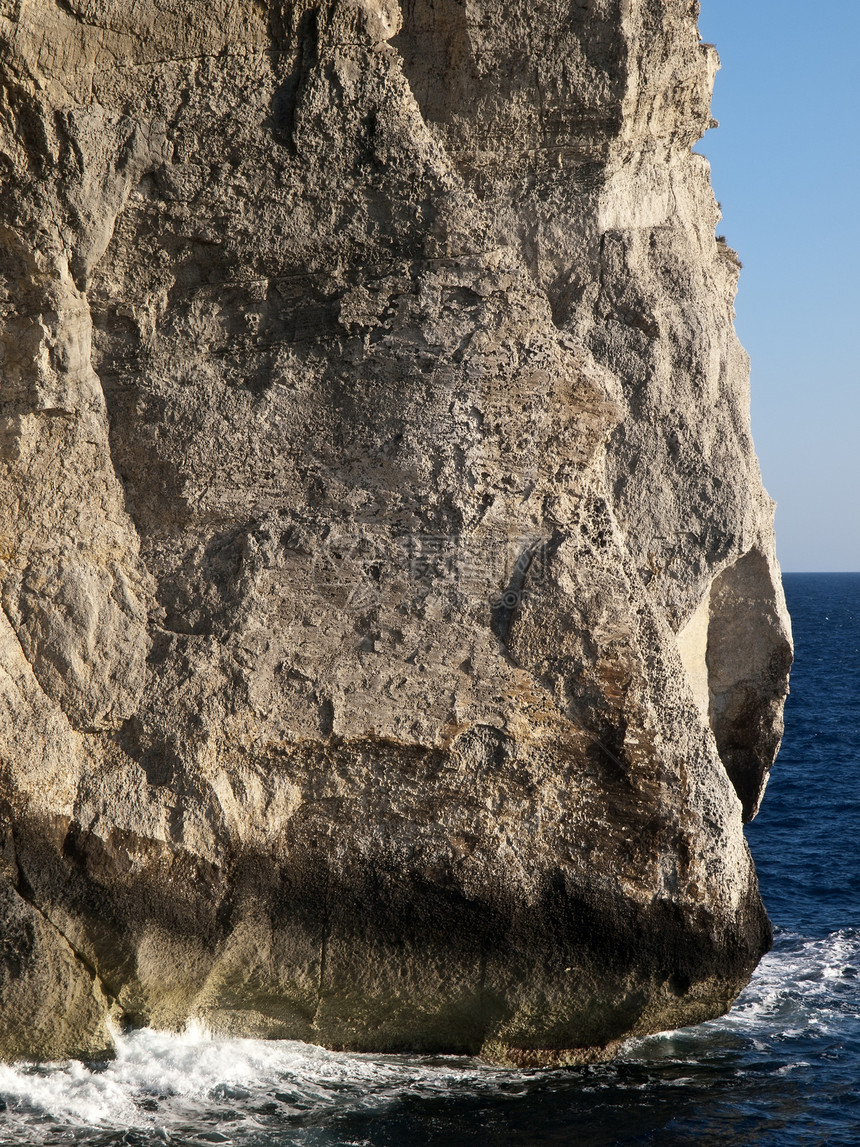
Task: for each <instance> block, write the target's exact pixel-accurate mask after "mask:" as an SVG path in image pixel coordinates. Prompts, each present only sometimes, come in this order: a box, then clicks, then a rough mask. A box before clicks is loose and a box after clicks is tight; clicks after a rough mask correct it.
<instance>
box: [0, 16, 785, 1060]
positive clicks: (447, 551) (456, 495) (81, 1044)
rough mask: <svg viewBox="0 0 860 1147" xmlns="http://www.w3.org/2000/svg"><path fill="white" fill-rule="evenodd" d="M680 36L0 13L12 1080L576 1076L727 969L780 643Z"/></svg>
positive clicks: (747, 903) (752, 903) (724, 264)
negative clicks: (107, 1066)
mask: <svg viewBox="0 0 860 1147" xmlns="http://www.w3.org/2000/svg"><path fill="white" fill-rule="evenodd" d="M696 17H697V5H696V4H695V3H689V2H687V0H683V2H682V0H582V2H581V3H571V4H568V5H561V6H559V5H558V4H555V3H548V2H543V0H505V2H502V0H404V3H403V4H402V5H401V6H398V5H397V4H396V3H395V2H394V0H296V2H294V3H290V2H288V0H210V3H207V4H202V3H198V2H197V0H137V2H136V3H134V4H132V3H130V0H0V74H2V103H1V104H0V180H2V194H0V288H2V295H0V300H2V301H0V316H1V317H2V335H0V339H2V341H0V491H2V493H1V494H0V597H1V598H2V613H0V648H2V657H0V815H2V821H0V845H2V857H3V863H2V870H0V880H2V882H3V883H2V885H0V887H2V896H0V921H2V925H0V926H2V929H3V930H2V942H0V1000H2V1007H3V1015H4V1024H3V1028H2V1033H0V1055H4V1056H7V1057H8V1056H30V1057H40V1056H42V1057H44V1056H58V1055H63V1054H67V1053H69V1054H79V1055H87V1054H90V1055H94V1054H100V1053H102V1052H103V1051H104V1049H106V1048H108V1047H109V1045H110V1035H109V1031H108V1026H107V1025H108V1022H109V1020H112V1021H113V1022H115V1023H124V1024H153V1025H156V1026H163V1027H171V1028H175V1027H179V1026H181V1025H182V1024H183V1023H184V1022H185V1021H186V1020H187V1018H188V1017H190V1016H195V1017H198V1018H200V1019H201V1020H203V1021H204V1022H205V1023H207V1024H209V1025H210V1026H211V1027H212V1028H213V1029H214V1030H218V1031H229V1032H235V1033H245V1034H254V1035H264V1036H285V1037H294V1038H300V1039H306V1040H311V1041H314V1042H318V1043H324V1044H326V1045H328V1046H330V1047H335V1048H357V1049H365V1050H406V1049H419V1050H426V1051H430V1050H444V1051H469V1052H480V1053H482V1054H484V1055H488V1056H491V1057H494V1058H496V1059H498V1060H501V1061H507V1062H515V1063H522V1064H528V1063H547V1062H549V1063H551V1062H581V1061H583V1060H588V1059H593V1058H599V1057H602V1056H605V1055H608V1054H611V1052H612V1050H613V1049H614V1047H616V1046H617V1044H618V1042H619V1041H620V1040H621V1039H623V1038H624V1037H626V1036H628V1035H630V1034H641V1033H645V1032H649V1031H654V1030H658V1029H661V1028H666V1027H674V1026H678V1025H680V1024H684V1023H691V1022H695V1021H697V1020H700V1019H704V1018H706V1017H709V1016H713V1015H715V1014H719V1013H721V1012H722V1011H724V1010H725V1009H726V1008H727V1007H728V1006H729V1004H730V1002H731V1000H732V999H733V997H734V996H735V995H736V993H737V992H738V991H739V990H740V988H741V987H742V986H743V984H744V983H745V982H746V980H747V978H748V977H749V975H750V973H751V971H752V969H753V968H754V966H755V964H756V962H757V960H758V959H759V957H760V955H761V953H762V952H763V951H764V950H765V949H766V948H767V946H768V943H769V925H768V922H767V917H766V915H765V912H764V909H763V907H762V905H761V902H760V900H759V897H758V891H757V886H756V880H755V873H754V870H753V867H752V863H751V860H750V856H749V853H748V850H747V848H746V845H745V842H744V839H743V832H742V819H743V817H749V816H752V815H754V813H755V810H756V808H757V806H758V801H759V800H760V797H761V792H762V789H763V786H764V783H765V781H766V778H767V773H768V770H769V768H770V766H771V764H772V762H773V759H774V756H775V753H776V750H777V747H778V744H779V738H780V733H781V711H782V702H783V698H784V695H785V692H786V688H787V674H788V668H789V664H790V638H789V627H788V619H787V616H786V613H785V608H784V602H783V597H782V592H781V587H780V582H779V575H778V570H777V567H776V563H775V559H774V552H773V539H772V525H771V523H772V506H771V503H770V501H769V499H768V498H767V496H766V494H765V493H764V491H763V490H762V487H761V480H760V477H759V472H758V467H757V463H756V459H755V455H754V452H753V447H752V443H751V440H750V433H749V420H748V410H747V407H748V397H747V363H746V357H745V355H744V352H743V351H742V349H741V348H740V346H739V345H738V343H737V340H736V338H735V335H734V332H733V327H732V317H733V309H732V303H733V297H734V292H735V285H736V279H737V274H738V263H737V259H736V257H735V255H734V253H733V252H732V251H731V250H730V249H729V248H728V247H726V246H725V244H723V243H721V242H717V241H716V240H715V238H714V228H715V224H716V222H717V220H718V212H717V208H716V205H715V202H714V198H713V195H712V192H711V188H710V183H709V173H708V165H707V162H706V161H705V159H703V158H702V157H701V156H700V155H697V154H695V153H694V152H693V151H692V146H693V144H694V143H696V141H697V140H698V139H700V137H701V136H702V135H703V133H704V132H705V131H706V130H707V128H708V126H709V123H710V111H709V101H710V91H711V86H712V82H713V77H714V73H715V70H716V67H717V59H716V54H715V51H714V49H713V48H711V47H710V46H708V45H704V44H702V43H700V41H699V39H698V36H697V32H696ZM13 1016H14V1021H13V1019H12V1018H11V1017H13ZM7 1017H9V1018H8V1019H7Z"/></svg>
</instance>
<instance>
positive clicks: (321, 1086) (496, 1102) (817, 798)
mask: <svg viewBox="0 0 860 1147" xmlns="http://www.w3.org/2000/svg"><path fill="white" fill-rule="evenodd" d="M785 580H786V593H787V596H788V600H789V608H790V610H791V612H792V617H793V623H794V629H795V640H796V643H797V661H796V666H795V671H794V674H793V677H792V695H791V697H790V698H789V703H788V706H787V709H786V722H787V729H786V738H785V742H784V745H783V750H782V754H781V756H780V759H779V762H778V766H777V768H776V769H775V770H774V774H773V779H772V781H771V784H770V787H769V789H768V792H767V794H766V796H765V801H764V804H763V806H762V811H761V813H760V814H759V817H758V818H757V820H756V821H755V822H754V823H753V824H752V825H751V826H750V827H749V830H748V837H749V841H750V845H751V847H752V849H753V853H754V855H755V858H756V864H757V867H758V871H759V877H760V882H761V887H762V894H763V896H764V899H765V903H766V904H767V906H768V909H769V911H770V913H771V917H772V918H773V920H774V923H775V925H776V934H775V943H774V948H773V951H772V952H771V953H770V954H769V955H767V956H766V957H765V958H764V960H763V961H762V962H761V964H760V966H759V968H758V969H757V971H756V974H755V976H754V977H753V980H752V982H751V983H750V985H749V987H748V988H747V989H746V991H745V992H744V993H743V994H742V995H741V996H740V998H739V999H738V1001H737V1003H736V1004H735V1006H734V1008H733V1009H732V1011H731V1012H730V1013H729V1014H728V1015H727V1016H724V1017H723V1018H722V1019H719V1020H713V1021H711V1022H710V1023H707V1024H702V1025H699V1026H698V1027H695V1028H686V1029H683V1030H681V1031H675V1032H665V1033H662V1034H661V1035H658V1036H652V1037H650V1038H648V1039H644V1040H635V1041H630V1042H629V1043H628V1044H627V1045H626V1046H625V1048H624V1051H623V1054H622V1055H621V1056H620V1057H619V1058H618V1059H616V1060H615V1061H614V1062H613V1063H611V1064H607V1065H601V1066H595V1067H590V1068H581V1069H576V1070H570V1071H545V1072H541V1071H535V1072H515V1071H505V1070H501V1069H498V1068H493V1067H490V1066H488V1065H486V1064H483V1063H481V1062H479V1061H477V1060H470V1059H463V1058H460V1057H420V1056H369V1055H349V1054H336V1053H333V1052H327V1051H324V1050H322V1049H320V1048H315V1047H310V1046H307V1045H305V1044H300V1043H295V1042H264V1041H258V1040H219V1039H212V1038H209V1037H208V1036H207V1035H206V1033H205V1032H203V1031H202V1030H194V1029H192V1030H189V1031H187V1032H186V1033H184V1034H183V1035H181V1036H174V1035H167V1034H165V1033H161V1032H153V1031H139V1032H134V1033H131V1034H128V1035H123V1036H120V1037H119V1039H118V1043H117V1057H116V1059H115V1060H113V1061H112V1062H111V1063H109V1064H107V1065H85V1064H82V1063H78V1062H68V1063H63V1064H55V1065H48V1066H38V1067H37V1066H27V1065H12V1066H2V1065H0V1144H15V1145H20V1147H24V1145H27V1144H37V1145H39V1147H52V1145H54V1144H57V1145H59V1144H81V1145H87V1147H94V1145H99V1147H108V1145H117V1144H125V1145H128V1147H144V1145H146V1147H149V1145H151V1144H173V1145H177V1147H178V1145H182V1147H191V1145H195V1147H196V1145H203V1144H213V1143H222V1144H235V1145H236V1147H264V1145H265V1147H274V1145H288V1144H295V1145H297V1147H311V1145H313V1147H318V1145H319V1147H329V1145H338V1147H341V1145H343V1147H345V1145H355V1147H359V1145H360V1147H383V1145H384V1147H389V1145H390V1147H420V1145H422V1144H442V1143H446V1144H454V1145H459V1144H463V1145H471V1144H475V1145H479V1144H480V1145H485V1144H506V1145H508V1144H542V1145H543V1144H546V1145H554V1144H559V1145H561V1144H571V1145H574V1147H597V1145H607V1147H608V1145H622V1144H660V1145H661V1147H663V1145H667V1147H675V1145H678V1147H680V1145H686V1144H751V1145H758V1144H773V1145H775V1147H793V1145H798V1147H800V1145H803V1147H810V1145H813V1144H815V1145H817V1144H820V1145H822V1147H824V1145H827V1147H856V1145H857V1144H858V1143H860V849H858V847H857V825H858V813H860V749H858V733H860V575H855V574H845V575H837V574H828V575H822V574H802V575H801V574H794V575H787V576H786V579H785Z"/></svg>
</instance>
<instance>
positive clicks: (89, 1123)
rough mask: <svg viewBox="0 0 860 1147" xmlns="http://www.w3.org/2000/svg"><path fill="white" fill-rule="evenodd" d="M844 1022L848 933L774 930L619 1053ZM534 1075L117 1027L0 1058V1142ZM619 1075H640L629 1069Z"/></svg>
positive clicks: (500, 1087)
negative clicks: (748, 969)
mask: <svg viewBox="0 0 860 1147" xmlns="http://www.w3.org/2000/svg"><path fill="white" fill-rule="evenodd" d="M846 1022H847V1023H850V1024H851V1025H852V1027H853V1029H854V1030H855V1031H856V1028H857V1024H858V1022H860V931H858V930H850V931H849V930H843V931H840V932H835V933H833V934H831V935H830V936H827V937H825V938H823V939H817V940H812V939H804V938H802V937H800V936H793V935H791V934H786V933H783V934H781V935H780V936H779V937H778V942H777V945H776V947H775V949H774V951H773V952H771V953H770V954H769V955H768V956H766V957H765V958H764V960H763V961H762V962H761V965H760V966H759V969H758V970H757V972H756V974H755V976H754V978H753V981H752V983H751V984H750V986H749V987H748V988H747V990H746V991H745V992H744V993H743V995H742V996H741V997H740V999H739V1000H738V1002H737V1004H736V1005H735V1007H734V1008H733V1009H732V1011H731V1012H730V1013H729V1015H727V1016H724V1017H723V1018H722V1019H719V1020H713V1021H711V1022H710V1023H708V1024H702V1025H700V1026H699V1027H697V1028H689V1029H685V1030H683V1031H680V1032H667V1033H664V1034H663V1035H661V1036H654V1037H650V1038H649V1039H646V1040H638V1041H632V1042H631V1044H629V1045H628V1046H627V1048H626V1051H625V1055H624V1057H623V1059H624V1060H625V1061H626V1062H627V1063H634V1064H635V1063H640V1064H650V1065H651V1067H652V1068H653V1067H656V1066H657V1065H658V1063H665V1062H667V1061H670V1062H671V1061H674V1062H676V1063H677V1062H678V1061H679V1060H680V1061H682V1062H683V1063H685V1064H695V1063H701V1062H702V1060H703V1059H706V1058H707V1057H708V1055H710V1054H720V1049H721V1048H722V1047H723V1045H724V1043H725V1040H726V1039H729V1040H731V1041H734V1043H735V1044H737V1042H738V1041H740V1044H741V1045H743V1046H745V1047H746V1048H747V1049H748V1051H749V1052H750V1053H752V1054H761V1055H767V1054H768V1053H769V1052H772V1051H773V1049H774V1047H776V1046H777V1045H781V1046H784V1045H785V1044H786V1041H790V1040H792V1039H800V1040H802V1041H805V1042H804V1045H803V1046H804V1051H803V1053H802V1054H801V1053H800V1048H799V1047H798V1054H797V1056H796V1058H793V1059H792V1060H791V1062H788V1063H786V1064H785V1065H783V1066H782V1067H780V1068H779V1069H778V1070H780V1071H783V1072H788V1071H794V1070H797V1069H799V1068H803V1067H807V1066H808V1058H804V1057H805V1056H808V1041H809V1040H812V1041H813V1042H814V1041H816V1040H818V1039H826V1038H827V1037H828V1036H830V1035H833V1034H834V1033H838V1032H839V1030H840V1027H842V1028H844V1025H845V1024H846ZM607 1071H608V1073H609V1074H608V1075H607V1076H606V1077H603V1076H602V1072H601V1073H598V1076H597V1079H592V1080H589V1081H588V1083H589V1085H592V1084H594V1083H595V1082H598V1085H599V1086H600V1083H599V1080H600V1079H601V1078H603V1082H613V1083H614V1085H615V1086H618V1085H619V1082H618V1079H617V1078H615V1079H614V1080H613V1076H612V1069H607ZM741 1074H743V1073H742V1072H741ZM538 1078H541V1077H540V1076H539V1077H538ZM687 1078H688V1074H687V1070H686V1069H685V1070H684V1072H683V1075H681V1076H678V1075H677V1074H676V1075H673V1077H672V1082H673V1085H675V1086H678V1085H680V1084H682V1083H684V1082H685V1081H686V1080H687ZM582 1082H583V1084H585V1082H586V1081H585V1080H583V1081H582ZM534 1084H535V1075H534V1074H531V1075H527V1074H525V1073H517V1072H510V1071H501V1070H499V1069H494V1068H491V1067H489V1066H487V1065H483V1064H481V1063H479V1062H477V1061H475V1060H468V1059H457V1058H455V1057H438V1058H421V1057H406V1056H370V1055H351V1054H338V1053H334V1052H328V1051H325V1050H324V1049H322V1048H318V1047H313V1046H309V1045H307V1044H301V1043H297V1042H290V1041H271V1042H269V1041H261V1040H240V1039H216V1038H211V1037H210V1036H209V1035H207V1033H206V1032H205V1031H203V1030H201V1029H200V1028H195V1027H190V1028H189V1029H188V1030H187V1031H186V1032H185V1033H184V1034H182V1035H170V1034H167V1033H164V1032H154V1031H148V1030H147V1031H138V1032H133V1033H129V1034H125V1035H120V1036H118V1037H117V1055H116V1058H115V1059H114V1060H113V1061H112V1062H110V1063H109V1064H107V1065H105V1066H102V1067H93V1068H90V1067H87V1066H85V1065H84V1064H81V1063H78V1062H74V1061H73V1062H66V1063H61V1064H54V1065H48V1066H40V1067H33V1066H26V1065H13V1066H9V1065H6V1066H3V1065H0V1098H2V1099H3V1100H5V1102H6V1104H7V1110H6V1112H5V1113H4V1114H3V1115H0V1144H13V1143H14V1144H20V1145H24V1144H47V1143H54V1142H63V1143H71V1142H79V1143H83V1142H85V1141H86V1140H85V1139H84V1138H80V1137H78V1131H76V1130H75V1129H79V1130H80V1131H82V1130H83V1129H85V1128H94V1129H101V1130H102V1131H105V1130H110V1129H118V1130H119V1129H131V1130H134V1129H138V1130H139V1131H140V1132H141V1134H143V1135H144V1136H145V1141H146V1142H149V1143H152V1142H159V1141H162V1142H191V1141H192V1140H190V1139H182V1138H181V1137H180V1138H174V1130H175V1128H176V1127H177V1126H179V1125H180V1124H182V1125H185V1126H188V1125H191V1124H194V1123H195V1122H199V1121H211V1120H213V1119H215V1120H221V1121H222V1122H220V1123H219V1124H218V1126H219V1127H221V1128H223V1130H224V1131H225V1132H227V1130H228V1128H229V1131H230V1141H231V1142H236V1143H240V1142H251V1141H255V1142H263V1141H265V1138H263V1139H256V1140H253V1139H248V1138H245V1135H246V1134H251V1133H252V1132H253V1131H254V1129H256V1130H257V1132H259V1133H261V1134H263V1135H264V1132H265V1126H266V1120H267V1119H268V1118H276V1119H277V1120H278V1121H280V1126H282V1127H283V1126H284V1123H285V1122H288V1121H290V1120H291V1119H292V1118H294V1117H295V1118H297V1119H302V1120H304V1119H306V1118H315V1117H317V1116H324V1115H325V1113H326V1112H327V1111H328V1112H334V1111H353V1112H355V1111H368V1110H372V1111H373V1110H377V1111H379V1112H380V1113H383V1112H384V1111H385V1110H386V1109H388V1108H390V1107H391V1105H393V1104H395V1103H396V1102H397V1101H398V1100H400V1099H402V1098H403V1097H404V1096H409V1095H411V1096H430V1095H446V1096H451V1095H453V1094H460V1095H468V1094H473V1095H474V1094H477V1093H481V1094H484V1095H491V1094H500V1093H501V1092H504V1094H505V1095H506V1096H510V1095H511V1094H512V1093H514V1094H515V1093H517V1092H519V1091H520V1090H525V1088H526V1087H528V1086H534ZM625 1086H634V1087H638V1088H643V1087H644V1088H647V1087H648V1086H649V1084H648V1083H647V1081H645V1080H642V1079H636V1080H633V1079H630V1080H629V1082H628V1083H627V1084H625ZM272 1112H274V1115H272ZM209 1125H210V1126H212V1127H213V1133H214V1134H216V1138H217V1135H218V1134H220V1133H219V1132H215V1131H214V1125H213V1124H211V1123H210V1124H209ZM64 1128H65V1129H66V1130H65V1131H64V1130H63V1129H64ZM171 1128H173V1129H174V1130H171ZM71 1135H74V1137H73V1138H69V1137H68V1136H71ZM99 1141H100V1142H107V1141H108V1140H99ZM116 1141H117V1142H119V1141H120V1140H119V1139H117V1140H116ZM139 1141H144V1140H139ZM210 1141H213V1140H211V1139H210ZM296 1142H298V1140H296Z"/></svg>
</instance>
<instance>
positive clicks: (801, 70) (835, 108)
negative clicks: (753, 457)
mask: <svg viewBox="0 0 860 1147" xmlns="http://www.w3.org/2000/svg"><path fill="white" fill-rule="evenodd" d="M701 3H702V12H701V17H700V20H699V27H700V30H701V33H702V38H703V39H704V40H707V41H709V42H711V43H714V44H716V46H717V49H718V50H719V53H720V59H721V61H722V70H721V71H720V72H719V73H718V75H717V83H716V88H715V91H714V103H713V114H714V116H715V117H716V118H717V119H718V120H719V121H720V127H719V128H718V129H717V130H716V131H711V132H708V134H707V135H706V136H705V138H704V140H702V142H701V143H700V144H699V145H698V146H697V148H696V150H697V151H700V152H702V153H703V154H704V155H706V156H707V157H708V159H709V160H710V161H711V178H712V182H713V185H714V191H715V193H716V196H717V199H718V200H719V201H720V202H721V203H722V208H723V222H722V223H721V224H720V226H719V227H718V228H717V231H718V233H721V234H723V233H724V234H725V236H726V239H727V241H728V243H729V244H730V245H731V246H732V247H734V248H735V249H736V250H737V251H738V254H739V255H740V258H741V261H742V262H743V265H744V267H743V271H742V272H741V280H740V290H739V292H738V298H737V303H736V307H737V321H736V326H737V330H738V333H739V335H740V338H741V341H742V342H743V344H744V346H745V347H746V349H747V350H748V351H749V353H750V356H751V359H752V420H753V434H754V436H755V441H756V447H757V449H758V454H759V458H760V460H761V466H762V472H763V475H764V480H765V485H766V486H767V488H768V490H769V492H770V493H771V495H772V496H773V497H774V498H776V500H777V502H778V503H779V508H778V510H777V516H776V527H777V549H778V552H779V557H780V562H781V564H782V567H783V569H784V570H791V571H799V570H860V367H858V363H860V190H858V189H860V129H858V124H860V0H817V2H816V3H814V4H812V3H810V2H809V0H803V2H801V0H701Z"/></svg>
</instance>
